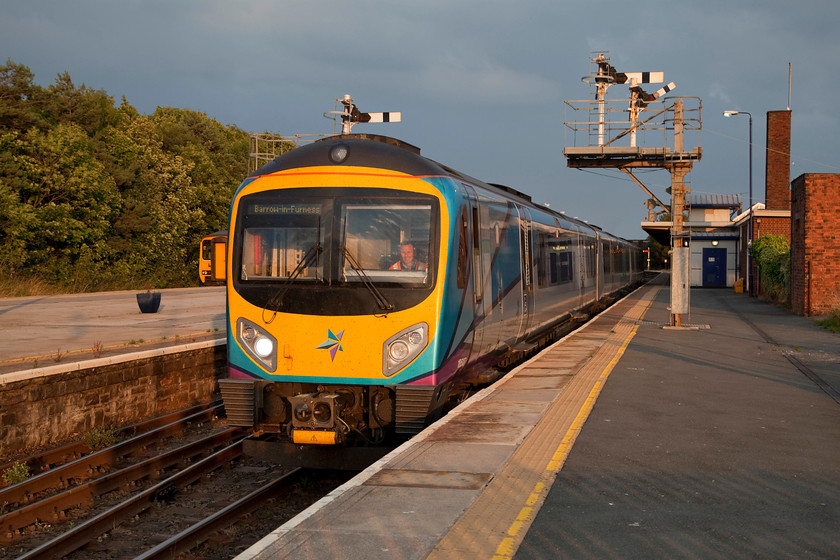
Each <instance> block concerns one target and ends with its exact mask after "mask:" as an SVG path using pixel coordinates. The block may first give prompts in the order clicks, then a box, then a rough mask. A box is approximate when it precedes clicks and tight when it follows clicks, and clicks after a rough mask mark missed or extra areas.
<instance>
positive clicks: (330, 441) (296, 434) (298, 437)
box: [292, 430, 338, 445]
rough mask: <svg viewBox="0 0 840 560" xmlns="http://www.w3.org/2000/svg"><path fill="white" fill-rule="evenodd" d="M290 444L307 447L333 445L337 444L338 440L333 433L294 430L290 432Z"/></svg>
mask: <svg viewBox="0 0 840 560" xmlns="http://www.w3.org/2000/svg"><path fill="white" fill-rule="evenodd" d="M292 442H293V443H301V444H309V445H312V444H315V445H335V444H337V443H338V438H337V437H336V433H335V432H334V431H326V430H294V431H293V432H292Z"/></svg>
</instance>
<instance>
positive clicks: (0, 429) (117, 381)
mask: <svg viewBox="0 0 840 560" xmlns="http://www.w3.org/2000/svg"><path fill="white" fill-rule="evenodd" d="M202 346H203V347H202ZM183 348H184V350H183V351H172V352H168V353H164V352H163V351H157V352H155V351H151V352H144V353H139V354H134V355H127V356H122V357H119V358H118V359H116V360H115V359H108V360H104V359H103V360H92V361H91V362H88V365H85V363H84V362H83V363H81V364H68V366H71V368H72V369H71V368H68V367H67V366H64V369H70V371H63V372H62V371H59V372H56V371H55V370H56V368H57V366H53V367H51V368H42V370H41V371H37V370H33V371H31V372H19V373H15V374H6V375H3V376H0V463H2V462H5V461H4V459H5V458H6V457H8V456H9V455H11V454H14V453H17V452H20V451H23V450H25V449H28V448H31V447H40V446H47V445H52V444H55V443H56V442H61V441H65V440H70V439H73V438H77V437H79V436H80V435H81V434H84V433H85V432H87V431H89V430H90V429H91V428H94V427H103V426H116V427H121V426H126V425H129V424H133V423H136V422H139V421H142V420H147V419H149V418H153V417H155V416H160V415H162V414H165V413H167V412H171V411H174V410H179V409H181V408H186V407H188V406H191V405H195V404H199V403H204V402H208V401H210V400H212V399H213V398H214V394H215V393H217V387H216V385H217V383H216V381H217V380H218V379H219V378H220V377H221V376H222V375H223V374H224V373H226V366H227V356H226V347H225V345H224V344H217V343H212V342H211V343H204V344H203V345H202V344H191V345H186V346H185V347H183ZM103 362H112V363H103ZM113 362H116V363H113ZM49 370H53V371H49Z"/></svg>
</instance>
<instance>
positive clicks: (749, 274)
mask: <svg viewBox="0 0 840 560" xmlns="http://www.w3.org/2000/svg"><path fill="white" fill-rule="evenodd" d="M734 115H747V116H748V117H749V118H750V218H749V225H748V227H747V294H749V295H752V292H751V291H750V286H751V285H752V282H750V278H751V277H752V257H751V256H750V249H751V248H752V242H753V195H752V183H753V180H752V168H753V164H752V153H753V150H752V148H753V140H752V115H751V114H750V113H748V112H747V111H724V112H723V116H724V117H731V116H734Z"/></svg>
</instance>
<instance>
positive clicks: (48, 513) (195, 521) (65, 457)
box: [0, 403, 349, 559]
mask: <svg viewBox="0 0 840 560" xmlns="http://www.w3.org/2000/svg"><path fill="white" fill-rule="evenodd" d="M219 406H220V405H219V404H218V403H214V404H212V405H209V406H206V407H202V408H201V409H192V410H190V411H184V412H181V413H178V414H176V415H174V416H171V417H167V418H165V419H157V420H156V421H153V422H150V423H147V424H144V425H142V426H138V427H133V428H132V430H131V432H135V431H136V432H142V433H140V434H139V435H134V436H133V437H131V438H129V439H128V440H126V441H123V442H121V443H119V444H117V445H115V446H112V447H109V448H107V449H103V450H101V451H98V452H94V453H90V452H89V451H87V452H86V450H85V449H82V448H73V446H65V447H64V448H61V449H60V450H54V451H50V452H48V453H46V454H44V455H41V456H39V457H33V458H31V462H32V464H34V465H38V466H37V467H36V469H38V470H39V471H40V472H39V473H38V474H37V475H36V476H33V477H32V478H30V479H28V480H26V481H24V482H22V483H19V484H16V485H13V486H8V487H6V488H2V489H0V504H4V505H3V506H2V509H0V546H2V548H1V549H0V556H3V557H17V558H20V559H29V558H65V557H66V558H71V559H86V558H97V559H102V558H135V557H136V558H164V557H165V558H175V557H176V555H177V554H180V553H182V552H184V551H187V550H191V549H195V548H196V547H200V545H201V544H203V543H206V542H207V541H208V539H210V540H211V541H212V540H213V538H215V539H216V542H215V544H214V545H213V547H212V554H210V555H208V556H207V557H208V558H211V557H212V558H218V557H224V556H219V552H220V549H219V546H218V545H220V544H223V545H224V546H223V548H225V547H226V548H228V549H230V551H231V555H234V554H235V553H236V551H237V550H243V549H244V548H247V546H250V544H252V543H253V542H255V541H256V540H258V539H259V538H261V537H262V536H263V535H265V534H266V533H267V532H269V531H271V530H273V529H274V528H276V527H277V526H278V525H280V524H281V523H282V522H283V519H284V518H285V519H288V518H290V517H291V516H293V515H295V514H296V513H297V512H299V511H300V510H302V509H303V508H305V507H307V506H308V505H309V504H310V503H312V502H313V501H315V500H317V499H318V498H320V497H321V496H322V495H323V494H324V493H326V492H328V491H329V490H330V489H332V488H334V487H335V486H337V485H338V484H340V483H342V482H343V481H344V480H346V479H347V478H348V477H349V474H342V473H327V474H323V473H318V474H314V473H312V472H306V471H304V470H301V469H295V470H290V469H281V468H279V467H277V466H276V465H273V464H270V463H266V462H262V461H259V460H257V459H253V458H249V457H246V456H244V455H243V443H244V441H245V440H246V438H247V437H248V433H247V432H245V431H243V430H241V429H236V428H227V427H226V426H224V425H222V423H221V422H216V423H213V422H210V421H211V420H212V419H213V418H214V417H215V416H216V415H217V413H218V412H220V410H219ZM141 428H142V429H141ZM143 429H145V430H147V431H142V430H143ZM176 437H177V439H175V438H176ZM165 439H170V440H172V441H170V442H169V443H168V445H166V446H165V448H163V449H161V450H154V448H156V447H158V446H159V445H160V444H161V441H163V440H165ZM78 455H81V456H78ZM27 463H29V461H27ZM33 470H35V469H33ZM222 471H223V472H222ZM220 473H221V474H220ZM281 496H283V497H284V499H283V500H277V498H278V497H281ZM258 508H262V509H266V508H271V511H270V512H268V513H265V514H264V515H262V516H260V518H261V519H262V520H264V521H265V523H263V524H260V523H254V522H253V519H251V520H249V521H248V522H247V523H244V524H241V525H243V526H244V527H245V528H244V529H238V530H236V529H234V530H233V531H232V532H229V533H228V535H227V536H224V537H219V536H218V535H219V532H220V531H222V530H224V529H226V528H229V527H230V526H231V525H235V524H236V523H237V522H239V521H240V520H241V519H243V516H245V517H247V516H248V515H249V514H251V513H252V512H253V511H254V510H256V509H258ZM228 531H230V530H229V529H228ZM214 535H216V536H215V537H214ZM219 539H221V540H219ZM196 557H201V556H200V553H199V555H198V556H196V555H195V554H193V555H192V556H191V558H196Z"/></svg>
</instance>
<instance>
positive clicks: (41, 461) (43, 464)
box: [0, 401, 221, 487]
mask: <svg viewBox="0 0 840 560" xmlns="http://www.w3.org/2000/svg"><path fill="white" fill-rule="evenodd" d="M219 404H221V401H213V402H209V403H204V404H200V405H196V406H192V407H189V408H185V409H182V410H178V411H176V412H171V413H169V414H164V415H162V416H158V417H156V418H152V419H151V420H146V421H144V422H138V423H137V424H132V425H130V426H126V427H124V428H120V429H118V430H117V434H119V435H121V436H125V437H132V436H134V435H136V434H142V433H144V432H148V431H149V430H153V429H155V428H160V427H161V426H165V425H166V424H171V423H172V422H175V421H176V420H180V419H182V418H185V417H187V416H192V415H193V414H196V413H198V412H202V411H204V410H207V409H208V408H211V407H217V406H219ZM92 451H93V450H92V449H91V448H90V447H88V445H87V444H86V443H85V442H83V441H74V442H72V443H68V444H66V445H62V446H61V447H56V448H54V449H49V450H47V451H44V452H43V453H39V454H37V455H31V456H29V457H26V458H24V459H18V460H17V461H9V462H7V463H5V464H3V465H0V472H3V471H5V470H6V469H8V468H10V467H12V466H14V464H15V463H23V464H25V465H26V466H28V467H29V471H30V472H35V473H40V472H45V471H47V470H49V469H51V468H53V467H55V466H58V465H63V464H65V463H69V462H70V461H75V460H76V459H78V458H79V457H84V456H85V455H90V454H91V452H92ZM5 486H8V485H7V484H5V483H4V482H3V481H2V480H0V487H5Z"/></svg>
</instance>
